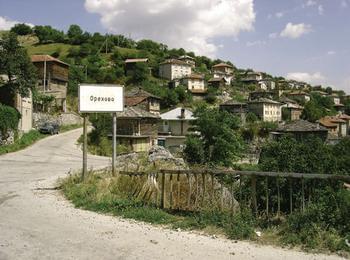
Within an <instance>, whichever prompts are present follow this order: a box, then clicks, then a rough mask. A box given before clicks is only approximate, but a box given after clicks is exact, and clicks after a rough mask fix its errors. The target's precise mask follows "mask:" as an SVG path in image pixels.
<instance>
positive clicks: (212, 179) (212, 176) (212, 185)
mask: <svg viewBox="0 0 350 260" xmlns="http://www.w3.org/2000/svg"><path fill="white" fill-rule="evenodd" d="M210 176H211V193H210V203H211V204H213V205H214V174H210Z"/></svg>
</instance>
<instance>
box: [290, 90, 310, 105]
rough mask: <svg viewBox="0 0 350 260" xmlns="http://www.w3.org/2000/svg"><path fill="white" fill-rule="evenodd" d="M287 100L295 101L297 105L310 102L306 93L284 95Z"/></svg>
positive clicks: (293, 92) (298, 92) (296, 92)
mask: <svg viewBox="0 0 350 260" xmlns="http://www.w3.org/2000/svg"><path fill="white" fill-rule="evenodd" d="M286 95H287V97H288V98H290V99H293V100H295V101H297V102H298V103H301V104H305V103H306V102H309V101H310V100H311V97H310V95H309V94H308V93H306V92H304V91H292V92H289V93H287V94H286Z"/></svg>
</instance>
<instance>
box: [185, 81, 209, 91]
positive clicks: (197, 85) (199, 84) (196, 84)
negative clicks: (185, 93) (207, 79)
mask: <svg viewBox="0 0 350 260" xmlns="http://www.w3.org/2000/svg"><path fill="white" fill-rule="evenodd" d="M182 82H183V84H184V85H185V86H186V88H187V89H189V90H191V89H195V90H205V83H204V80H203V79H183V80H182Z"/></svg>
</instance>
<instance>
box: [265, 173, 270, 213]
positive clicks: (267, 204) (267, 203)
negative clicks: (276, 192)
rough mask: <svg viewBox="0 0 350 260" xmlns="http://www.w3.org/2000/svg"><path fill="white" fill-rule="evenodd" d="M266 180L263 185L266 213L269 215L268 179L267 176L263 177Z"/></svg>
mask: <svg viewBox="0 0 350 260" xmlns="http://www.w3.org/2000/svg"><path fill="white" fill-rule="evenodd" d="M265 180H266V187H265V189H266V190H265V192H266V195H265V196H266V215H267V216H268V215H269V179H268V177H265Z"/></svg>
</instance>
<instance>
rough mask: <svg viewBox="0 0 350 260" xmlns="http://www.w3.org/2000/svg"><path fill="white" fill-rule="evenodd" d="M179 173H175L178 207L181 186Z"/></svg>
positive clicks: (178, 204)
mask: <svg viewBox="0 0 350 260" xmlns="http://www.w3.org/2000/svg"><path fill="white" fill-rule="evenodd" d="M180 185H181V184H180V173H178V174H177V201H176V206H177V208H178V209H180V204H181V203H180V200H181V186H180Z"/></svg>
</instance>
